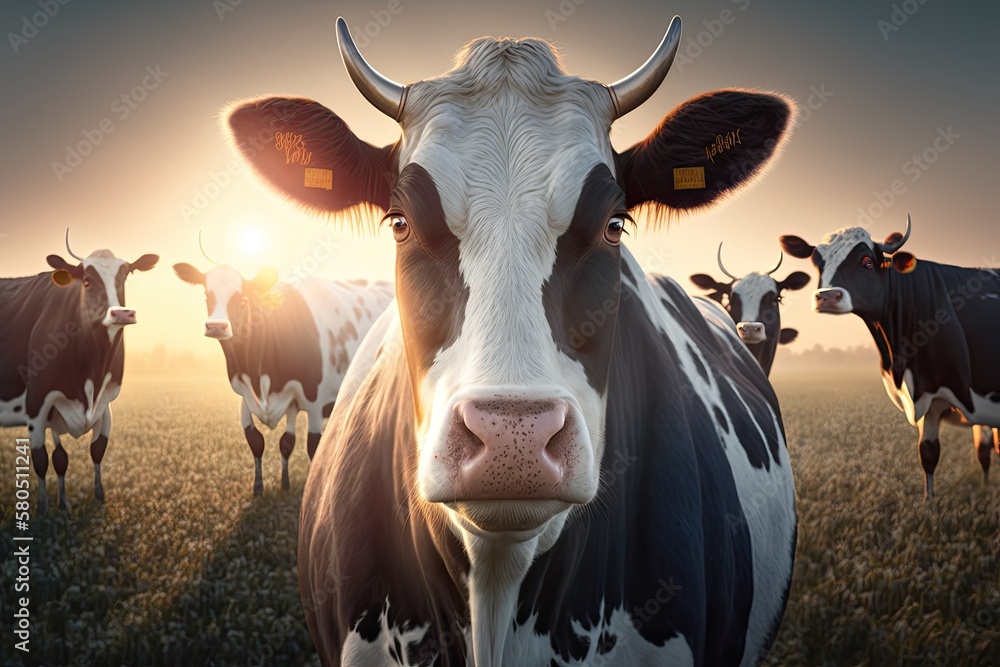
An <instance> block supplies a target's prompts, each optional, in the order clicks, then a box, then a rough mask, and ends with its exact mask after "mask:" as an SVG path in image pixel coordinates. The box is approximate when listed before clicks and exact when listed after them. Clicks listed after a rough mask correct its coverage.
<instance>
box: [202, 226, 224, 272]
mask: <svg viewBox="0 0 1000 667" xmlns="http://www.w3.org/2000/svg"><path fill="white" fill-rule="evenodd" d="M198 249H199V250H201V254H202V255H203V256H204V257H205V259H207V260H208V261H209V262H211V263H212V264H215V265H216V266H222V265H221V264H219V263H218V262H216V261H215V260H214V259H212V258H211V257H209V256H208V253H207V252H205V246H203V245H202V244H201V230H200V229H199V230H198Z"/></svg>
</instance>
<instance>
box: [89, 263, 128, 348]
mask: <svg viewBox="0 0 1000 667" xmlns="http://www.w3.org/2000/svg"><path fill="white" fill-rule="evenodd" d="M123 266H124V267H126V268H127V267H128V262H126V261H125V260H122V259H118V258H117V257H115V256H114V254H113V253H112V252H111V251H110V250H95V251H94V252H92V253H90V256H89V257H87V258H86V259H84V260H83V268H84V270H85V271H86V270H87V269H93V270H94V271H96V272H97V275H98V276H99V277H100V278H101V282H103V283H104V289H105V290H106V295H107V300H108V311H107V314H106V315H105V316H104V319H103V320H102V321H101V324H103V325H104V326H106V327H108V335H109V336H111V337H114V334H115V332H116V331H117V330H118V329H120V328H121V326H122V325H121V324H119V323H117V322H115V321H114V320H113V319H112V317H111V310H112V309H113V308H121V307H122V304H121V302H120V301H119V299H118V288H117V286H116V281H117V279H118V272H119V271H120V270H121V268H122V267H123Z"/></svg>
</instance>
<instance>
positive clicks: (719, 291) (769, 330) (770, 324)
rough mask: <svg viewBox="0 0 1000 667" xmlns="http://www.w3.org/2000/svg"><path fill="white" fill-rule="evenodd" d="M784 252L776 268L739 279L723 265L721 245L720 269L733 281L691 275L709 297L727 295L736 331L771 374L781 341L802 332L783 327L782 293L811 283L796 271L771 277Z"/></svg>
mask: <svg viewBox="0 0 1000 667" xmlns="http://www.w3.org/2000/svg"><path fill="white" fill-rule="evenodd" d="M783 258H784V255H783V254H782V255H781V256H779V257H778V263H777V264H775V266H774V268H773V269H771V270H770V271H766V272H764V273H757V272H756V271H755V272H753V273H748V274H747V275H745V276H743V277H742V278H737V277H736V276H734V275H733V274H731V273H730V272H729V271H727V270H726V267H725V266H723V265H722V244H721V243H720V244H719V252H718V253H717V255H716V259H717V260H718V264H719V270H720V271H722V273H723V274H725V275H726V276H727V277H728V278H730V282H728V283H723V282H719V281H718V280H716V279H715V278H713V277H712V276H710V275H707V274H705V273H696V274H694V275H693V276H691V282H693V283H694V284H695V285H697V286H698V287H700V288H702V289H706V290H711V294H709V295H708V297H709V298H711V299H714V300H716V301H718V302H719V303H723V301H722V299H723V296H725V297H728V303H726V304H723V305H724V306H725V307H726V310H728V311H729V315H730V317H732V318H733V322H735V323H736V333H738V334H739V335H740V339H742V340H743V342H744V343H746V346H747V348H748V349H749V350H750V354H752V355H753V357H754V359H756V360H757V363H759V364H760V367H761V368H763V369H764V372H765V373H767V374H768V375H770V374H771V364H772V363H773V362H774V353H775V351H776V350H777V349H778V344H779V343H780V344H782V345H786V344H788V343H791V342H792V341H793V340H795V338H796V337H797V336H798V335H799V332H798V331H796V330H795V329H787V328H786V329H782V328H781V311H780V309H779V308H778V306H779V305H780V304H781V293H782V292H783V291H784V290H800V289H802V288H803V287H805V286H806V285H807V284H808V283H809V274H807V273H803V272H802V271H794V272H792V273H790V274H789V275H788V277H787V278H785V279H784V280H780V281H778V280H775V279H774V278H772V277H771V274H773V273H774V272H775V271H777V270H778V268H779V267H780V266H781V260H782V259H783Z"/></svg>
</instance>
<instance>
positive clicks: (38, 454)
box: [28, 419, 49, 516]
mask: <svg viewBox="0 0 1000 667" xmlns="http://www.w3.org/2000/svg"><path fill="white" fill-rule="evenodd" d="M28 442H29V444H30V446H31V467H33V468H34V469H35V475H37V476H38V499H37V500H36V503H37V510H38V515H39V516H45V515H46V514H48V513H49V496H48V494H47V493H46V490H45V473H47V472H48V471H49V452H48V450H47V449H45V427H44V422H43V421H42V420H40V419H38V420H30V421H28Z"/></svg>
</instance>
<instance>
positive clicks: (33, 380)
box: [0, 229, 159, 514]
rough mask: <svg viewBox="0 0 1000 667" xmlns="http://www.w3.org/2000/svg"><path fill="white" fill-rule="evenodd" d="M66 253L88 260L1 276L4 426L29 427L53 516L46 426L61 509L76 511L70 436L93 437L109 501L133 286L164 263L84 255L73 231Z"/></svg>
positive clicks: (0, 407) (43, 499)
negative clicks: (107, 456)
mask: <svg viewBox="0 0 1000 667" xmlns="http://www.w3.org/2000/svg"><path fill="white" fill-rule="evenodd" d="M66 252H68V253H69V254H70V256H71V257H73V258H74V259H76V260H78V261H79V262H80V263H79V264H71V263H69V262H67V261H66V260H65V259H63V258H62V257H60V256H59V255H49V256H48V258H47V260H48V263H49V266H51V267H52V268H53V269H55V270H54V271H45V272H43V273H39V274H38V275H35V276H27V277H24V278H3V279H0V340H2V341H3V344H0V426H22V425H24V424H27V426H28V439H29V440H30V443H31V462H32V466H33V467H34V469H35V474H36V475H38V512H39V513H40V514H45V513H46V512H47V511H48V496H47V495H46V489H45V474H46V472H47V471H48V469H49V453H48V451H47V450H46V449H45V430H46V429H49V430H50V431H51V432H52V440H53V442H54V443H55V450H54V451H53V452H52V466H53V467H54V468H55V471H56V474H57V475H58V476H59V508H60V509H68V508H69V503H68V502H67V500H66V480H65V475H66V466H67V465H68V464H69V456H68V455H67V454H66V450H65V449H63V446H62V442H61V441H60V436H62V435H65V434H67V433H68V434H70V435H71V436H72V437H74V438H79V437H80V436H82V435H83V434H84V433H86V432H87V431H91V430H92V431H93V434H92V436H91V443H90V457H91V459H92V460H93V461H94V496H95V497H96V498H97V499H98V500H101V501H103V500H104V486H103V485H102V483H101V461H102V460H103V458H104V452H105V450H106V449H107V446H108V437H109V436H110V434H111V401H113V400H115V398H117V397H118V392H119V391H120V390H121V386H122V369H123V367H124V363H125V341H124V339H123V335H122V329H123V328H124V327H126V326H128V325H129V324H135V322H136V312H135V310H134V309H132V308H126V307H125V279H126V278H128V276H129V274H130V273H132V272H133V271H149V270H150V269H152V268H153V267H154V266H156V262H157V261H158V260H159V257H158V256H156V255H143V256H142V257H140V258H139V259H137V260H136V261H134V262H131V263H129V262H126V261H124V260H121V259H118V258H117V257H115V256H114V254H112V252H111V251H110V250H95V251H94V252H92V253H90V255H89V256H88V257H80V256H79V255H75V254H74V253H73V251H72V250H70V246H69V230H68V229H67V230H66Z"/></svg>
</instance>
